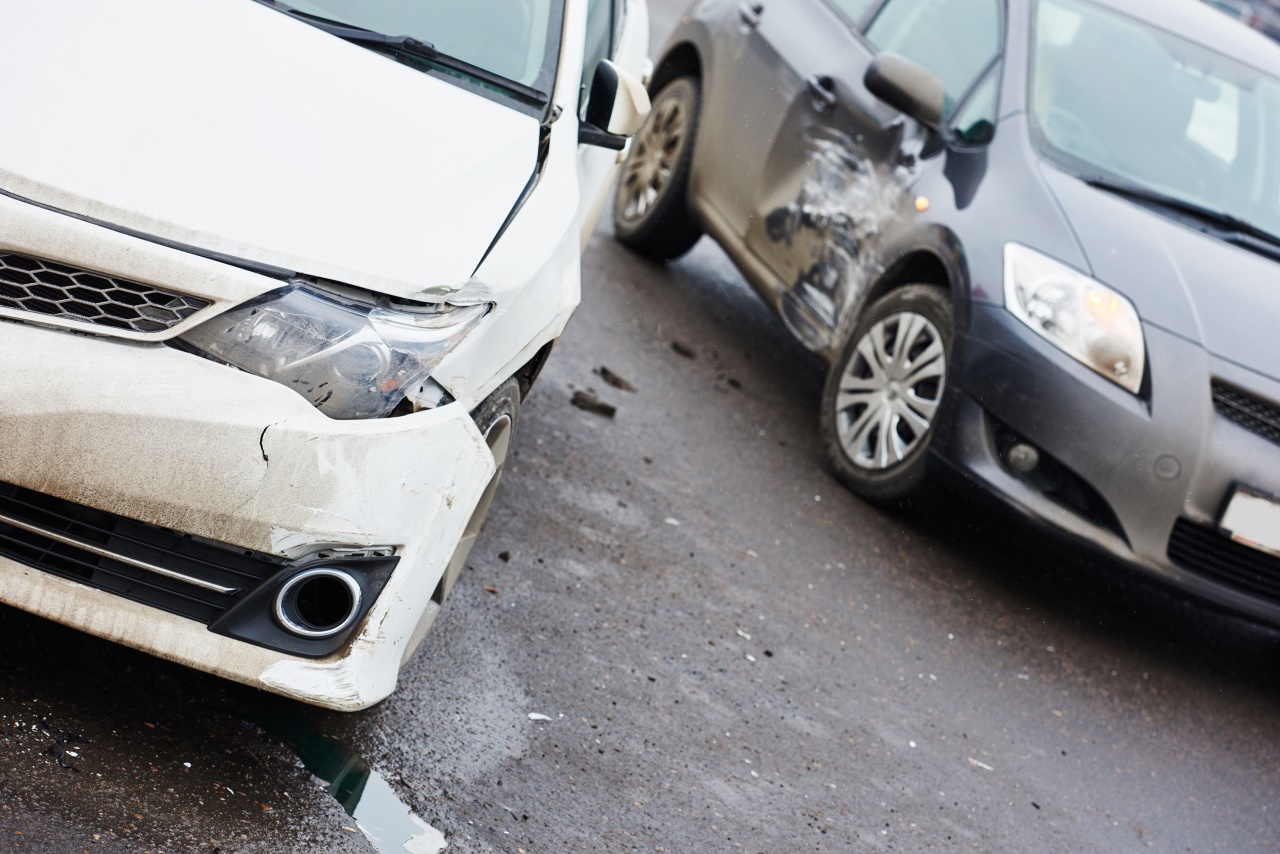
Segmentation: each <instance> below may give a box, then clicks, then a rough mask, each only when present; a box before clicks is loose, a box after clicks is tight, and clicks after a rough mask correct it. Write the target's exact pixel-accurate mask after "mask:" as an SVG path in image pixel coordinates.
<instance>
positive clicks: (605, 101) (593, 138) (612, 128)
mask: <svg viewBox="0 0 1280 854" xmlns="http://www.w3.org/2000/svg"><path fill="white" fill-rule="evenodd" d="M648 116H649V93H648V92H646V91H645V89H644V84H643V83H641V82H640V80H639V78H637V77H636V76H635V75H634V74H630V73H628V72H627V71H624V70H623V69H621V68H619V67H618V66H616V65H614V64H613V63H612V62H610V61H609V60H607V59H602V60H600V64H599V65H597V66H596V73H595V76H594V77H592V79H591V97H590V98H589V99H588V100H587V117H586V119H584V120H583V122H582V123H581V124H579V125H578V142H581V143H585V144H587V145H599V146H602V147H604V148H612V149H614V150H615V151H621V150H622V149H623V148H624V147H625V146H626V144H627V137H629V136H631V135H632V134H633V133H635V132H636V131H638V130H640V126H641V125H643V124H644V120H645V119H646V118H648Z"/></svg>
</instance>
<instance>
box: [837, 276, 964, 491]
mask: <svg viewBox="0 0 1280 854" xmlns="http://www.w3.org/2000/svg"><path fill="white" fill-rule="evenodd" d="M904 336H905V337H904ZM877 340H878V341H880V342H881V346H880V347H879V348H877V347H876V346H875V342H876V341H877ZM951 343H952V311H951V297H950V294H948V292H947V291H946V290H945V289H943V288H940V287H937V286H934V285H906V286H904V287H901V288H898V289H896V290H893V291H891V292H890V293H888V294H887V295H885V296H884V297H882V298H880V299H879V300H877V301H876V302H875V303H874V304H872V305H871V307H870V308H868V309H867V310H866V311H865V312H864V313H863V315H862V317H860V318H859V319H858V323H857V325H856V326H855V327H854V329H853V332H852V333H851V334H850V335H849V338H848V340H847V341H846V342H845V344H844V346H843V347H842V348H841V351H840V357H839V359H837V360H836V362H835V363H834V364H833V365H832V366H831V370H830V372H829V373H828V374H827V382H826V386H825V388H824V389H823V392H822V412H821V422H820V423H821V432H822V444H823V447H824V449H825V451H826V454H827V460H828V462H829V464H830V465H831V468H832V471H833V472H834V473H835V475H836V477H837V478H838V479H839V480H840V481H841V482H842V483H843V484H844V485H845V486H847V487H849V489H851V490H853V491H854V492H855V493H857V494H858V495H859V496H861V497H862V498H864V499H866V500H867V501H870V502H871V503H873V504H880V505H890V506H892V505H897V504H901V503H902V502H903V501H905V500H907V499H909V498H910V497H912V496H913V495H914V494H916V493H917V491H918V490H919V489H920V488H921V487H922V485H923V484H924V480H925V470H926V468H927V467H928V455H929V445H930V443H931V442H932V440H933V437H934V435H935V434H936V432H937V430H938V424H939V423H940V422H944V420H945V417H946V414H947V410H948V409H949V406H948V401H949V400H950V399H951V397H952V395H950V394H948V393H946V390H947V384H948V381H949V374H950V368H951ZM904 344H905V346H906V348H907V349H906V351H905V352H899V350H898V348H899V347H901V346H904Z"/></svg>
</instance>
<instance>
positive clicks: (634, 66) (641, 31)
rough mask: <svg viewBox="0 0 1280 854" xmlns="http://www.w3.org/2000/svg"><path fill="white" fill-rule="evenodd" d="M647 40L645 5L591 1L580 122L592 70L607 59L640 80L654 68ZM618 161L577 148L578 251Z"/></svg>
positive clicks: (613, 154)
mask: <svg viewBox="0 0 1280 854" xmlns="http://www.w3.org/2000/svg"><path fill="white" fill-rule="evenodd" d="M648 40H649V18H648V7H647V6H646V4H645V3H644V2H643V0H589V2H588V3H587V33H586V44H585V50H584V52H583V63H582V90H581V91H582V97H581V98H580V100H579V102H578V118H579V119H581V118H583V117H584V116H586V113H587V94H588V92H589V91H590V88H591V80H592V78H593V77H594V75H595V69H596V65H597V64H598V63H599V62H600V60H602V59H611V60H612V61H613V62H614V63H615V64H617V66H618V67H619V68H621V69H623V70H624V71H628V72H630V73H631V74H634V75H635V76H636V77H637V78H639V79H641V80H644V79H645V78H646V77H647V75H648V70H649V68H651V67H652V65H651V63H650V62H649V58H648V56H646V48H647V45H648ZM621 162H622V157H621V155H620V154H619V152H617V151H611V150H609V149H607V148H601V147H600V146H598V145H579V146H578V191H579V194H580V208H579V209H580V210H581V211H582V246H583V248H585V247H586V245H587V241H588V240H590V239H591V233H592V232H593V231H594V230H595V227H596V222H597V221H598V220H599V219H600V212H601V210H602V209H603V208H604V203H605V200H606V199H607V198H608V195H609V188H610V187H611V186H612V185H613V179H614V176H615V175H616V173H617V169H618V164H619V163H621Z"/></svg>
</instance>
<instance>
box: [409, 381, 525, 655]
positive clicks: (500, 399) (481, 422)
mask: <svg viewBox="0 0 1280 854" xmlns="http://www.w3.org/2000/svg"><path fill="white" fill-rule="evenodd" d="M519 415H520V383H519V381H518V380H516V379H515V377H512V378H511V379H509V380H507V381H506V382H504V383H503V384H502V385H500V386H498V389H497V390H496V391H494V392H493V393H492V394H490V395H489V396H488V397H486V398H485V399H484V401H483V402H482V403H481V404H480V405H479V406H477V407H476V408H475V410H474V411H473V412H472V413H471V418H472V420H474V421H475V422H476V427H478V428H479V429H480V434H481V435H482V436H484V440H485V443H486V444H488V446H489V451H490V452H491V453H492V454H493V459H494V462H495V463H496V464H497V468H496V469H495V470H494V472H493V477H491V478H490V479H489V483H488V484H487V485H486V486H485V488H484V492H483V493H481V494H480V501H479V502H477V504H476V509H475V510H473V511H472V512H471V518H470V519H468V520H467V526H466V527H465V528H463V530H462V538H461V539H459V540H458V545H457V547H455V548H454V550H453V556H452V557H451V558H450V559H449V565H448V566H447V567H446V568H445V571H444V575H443V576H442V577H441V579H440V589H439V595H438V597H437V598H438V603H437V604H440V605H442V604H444V601H445V600H446V599H447V598H448V596H449V594H450V593H451V592H452V591H453V585H454V584H455V583H456V582H457V580H458V576H459V575H461V574H462V568H463V567H464V566H466V563H467V558H468V557H470V556H471V549H472V547H473V546H475V544H476V538H477V537H478V536H479V535H480V529H481V528H482V527H483V526H484V521H485V519H487V518H488V517H489V509H490V508H491V507H492V506H493V496H494V494H495V493H496V492H497V491H498V481H499V480H501V479H502V472H503V469H504V468H505V467H506V462H507V454H508V452H509V451H510V450H511V443H512V440H513V438H514V435H515V429H516V422H517V420H518V418H519ZM439 610H440V609H439V608H438V607H432V606H430V605H428V607H427V610H426V612H425V613H424V614H423V616H422V619H421V620H420V621H419V622H418V625H417V627H416V628H415V629H414V631H413V635H412V636H411V637H410V639H409V643H408V645H407V646H406V648H405V651H404V655H403V657H402V658H401V660H400V668H401V669H402V670H403V669H404V667H405V665H407V664H408V663H409V660H410V659H411V658H412V657H413V653H414V652H416V651H417V649H418V647H419V646H420V645H421V644H422V639H423V638H424V637H426V634H427V630H428V629H430V628H431V624H432V623H433V622H435V618H436V615H437V614H438V613H439Z"/></svg>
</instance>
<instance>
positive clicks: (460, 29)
mask: <svg viewBox="0 0 1280 854" xmlns="http://www.w3.org/2000/svg"><path fill="white" fill-rule="evenodd" d="M278 5H281V6H286V7H287V8H290V9H295V10H297V11H299V12H303V13H306V14H309V15H318V16H320V17H323V18H328V19H330V20H332V21H337V22H340V23H343V24H349V25H350V26H353V27H360V28H362V29H366V30H373V31H374V32H378V33H383V34H385V35H390V36H412V37H413V38H416V39H419V40H421V41H424V42H429V43H430V44H432V45H434V46H435V47H436V49H437V50H439V51H441V52H442V53H446V54H448V55H450V56H453V57H456V58H458V59H461V60H463V61H464V62H467V63H470V64H471V65H474V66H476V67H477V68H482V69H484V70H485V71H491V72H493V73H494V74H498V75H501V76H502V77H505V78H506V79H508V80H512V81H515V82H516V83H520V84H523V85H525V86H532V87H535V88H537V89H540V90H542V91H544V92H546V91H549V90H550V81H551V79H553V78H554V74H555V58H556V54H557V52H558V47H559V32H558V31H556V32H553V26H554V25H556V24H558V22H559V20H560V11H559V7H560V6H562V5H563V0H465V2H455V0H287V2H284V3H280V4H278Z"/></svg>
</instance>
